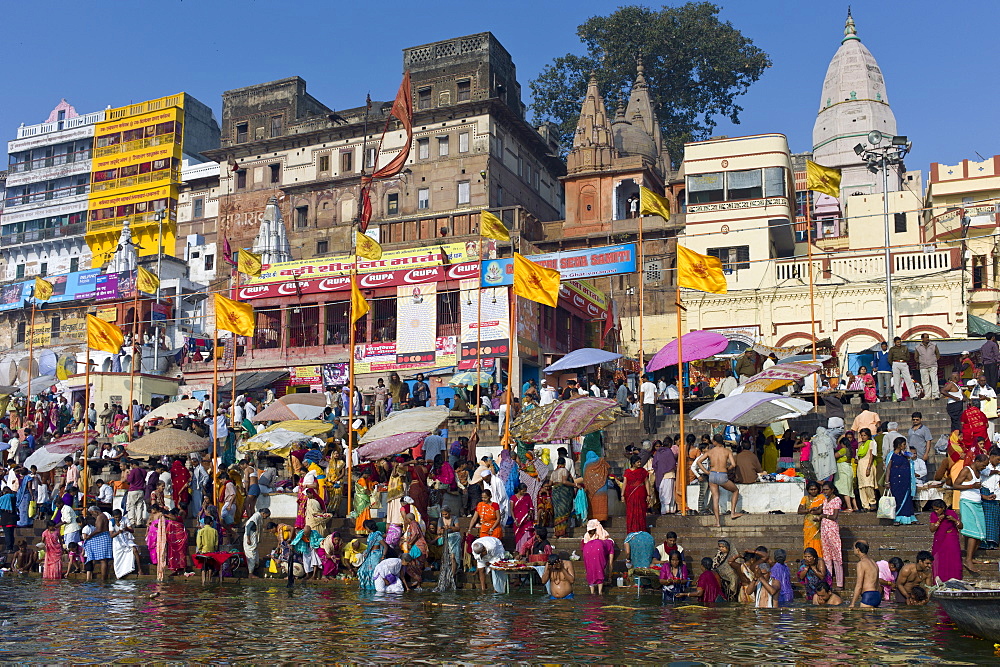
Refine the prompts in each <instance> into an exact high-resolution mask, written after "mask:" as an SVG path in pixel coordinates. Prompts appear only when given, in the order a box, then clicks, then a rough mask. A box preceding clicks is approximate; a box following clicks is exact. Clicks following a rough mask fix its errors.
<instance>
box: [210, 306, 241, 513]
mask: <svg viewBox="0 0 1000 667" xmlns="http://www.w3.org/2000/svg"><path fill="white" fill-rule="evenodd" d="M233 335H235V334H233ZM213 336H214V341H213V343H212V491H213V495H214V499H215V505H216V507H218V506H219V485H218V476H219V475H218V470H219V312H218V305H216V312H215V333H214V334H213Z"/></svg>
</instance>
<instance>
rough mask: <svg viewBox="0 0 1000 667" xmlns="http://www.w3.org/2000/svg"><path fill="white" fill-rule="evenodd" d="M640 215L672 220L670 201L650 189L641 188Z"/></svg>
mask: <svg viewBox="0 0 1000 667" xmlns="http://www.w3.org/2000/svg"><path fill="white" fill-rule="evenodd" d="M639 215H658V216H660V217H661V218H663V219H664V220H669V219H670V201H669V200H668V199H667V198H666V197H661V196H660V195H658V194H656V193H655V192H653V191H652V190H650V189H649V188H644V187H642V186H641V185H640V186H639Z"/></svg>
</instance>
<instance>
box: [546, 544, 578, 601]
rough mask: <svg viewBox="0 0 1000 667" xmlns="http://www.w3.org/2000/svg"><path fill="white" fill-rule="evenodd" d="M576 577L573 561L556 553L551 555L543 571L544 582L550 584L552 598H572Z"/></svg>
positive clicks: (550, 596)
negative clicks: (563, 558) (564, 558)
mask: <svg viewBox="0 0 1000 667" xmlns="http://www.w3.org/2000/svg"><path fill="white" fill-rule="evenodd" d="M575 578H576V575H575V574H574V573H573V563H571V562H570V561H565V560H562V559H561V558H559V556H556V555H555V554H553V555H551V556H549V560H548V562H547V563H545V569H544V570H543V571H542V583H543V584H549V599H550V600H572V599H573V581H574V580H575Z"/></svg>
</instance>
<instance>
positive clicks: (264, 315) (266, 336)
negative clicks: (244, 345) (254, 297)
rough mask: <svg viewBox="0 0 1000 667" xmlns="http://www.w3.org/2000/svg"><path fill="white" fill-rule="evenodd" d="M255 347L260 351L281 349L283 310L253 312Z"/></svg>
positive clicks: (269, 309)
mask: <svg viewBox="0 0 1000 667" xmlns="http://www.w3.org/2000/svg"><path fill="white" fill-rule="evenodd" d="M253 316H254V324H255V325H256V326H255V327H254V332H253V346H254V348H255V349H258V350H268V349H273V348H276V347H281V308H280V307H278V308H265V309H262V310H257V309H256V308H255V309H254V311H253Z"/></svg>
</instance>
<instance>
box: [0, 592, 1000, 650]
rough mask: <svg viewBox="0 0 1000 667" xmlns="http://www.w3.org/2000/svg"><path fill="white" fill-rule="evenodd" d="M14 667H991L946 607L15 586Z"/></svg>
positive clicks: (9, 599) (2, 614)
mask: <svg viewBox="0 0 1000 667" xmlns="http://www.w3.org/2000/svg"><path fill="white" fill-rule="evenodd" d="M0 596H2V597H0V599H2V600H3V602H2V603H0V623H2V622H6V623H4V624H3V625H0V661H3V662H16V661H29V660H34V661H37V660H48V661H53V662H54V661H59V662H69V661H73V662H116V661H117V662H149V661H154V660H161V661H176V662H181V661H184V662H211V661H222V660H225V661H229V662H234V661H254V662H289V661H331V660H341V661H363V662H395V663H402V662H422V661H423V662H428V661H429V662H440V661H453V662H455V661H463V662H476V663H497V662H527V661H530V662H552V663H564V662H576V663H594V662H618V663H636V662H673V663H676V664H682V663H714V662H727V663H745V664H760V663H774V662H783V663H785V662H796V661H798V662H809V663H849V662H853V663H868V662H878V663H893V664H902V663H910V664H912V663H930V662H933V663H944V662H956V663H959V662H966V663H979V664H982V663H991V664H995V663H996V661H997V657H996V656H995V655H994V652H993V647H992V645H991V644H990V643H988V642H984V641H979V640H976V639H972V638H968V637H964V636H962V635H961V634H960V633H959V632H958V631H957V630H955V629H954V627H953V626H952V625H951V623H950V622H949V621H948V620H947V617H946V616H944V615H943V613H942V612H941V611H940V609H938V608H937V607H936V606H930V607H926V608H914V607H903V608H894V607H888V608H884V609H880V610H877V611H874V612H860V611H851V610H846V609H828V608H824V609H815V608H809V607H802V608H791V609H781V610H755V609H748V608H745V607H720V608H712V609H707V608H704V607H698V606H692V605H683V606H678V607H663V606H661V605H660V604H659V598H658V597H655V596H644V597H643V598H642V599H637V598H635V597H631V596H625V595H614V596H609V597H606V598H598V597H592V596H589V595H581V596H580V597H578V598H577V599H576V600H573V601H559V602H550V601H548V600H546V599H545V598H543V597H542V596H540V595H537V596H529V595H528V594H526V593H515V594H514V595H511V596H493V595H490V596H482V595H480V594H478V593H473V592H457V593H451V594H447V595H436V594H433V593H430V592H421V593H413V594H408V595H405V596H385V597H377V596H374V595H372V596H361V595H359V594H358V593H357V592H356V591H354V590H351V589H346V588H327V587H324V588H309V587H304V586H300V587H298V588H296V589H295V590H294V591H293V592H292V593H291V594H290V593H289V592H288V591H287V590H286V589H285V587H284V586H283V585H277V586H242V585H234V584H231V585H227V586H225V587H219V586H215V587H210V588H207V589H202V588H200V587H198V586H193V585H188V584H170V583H165V584H150V583H146V582H141V583H140V582H130V581H124V582H116V583H113V584H109V585H102V584H99V583H82V582H39V581H38V580H37V579H32V580H22V579H17V578H3V579H0Z"/></svg>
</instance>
